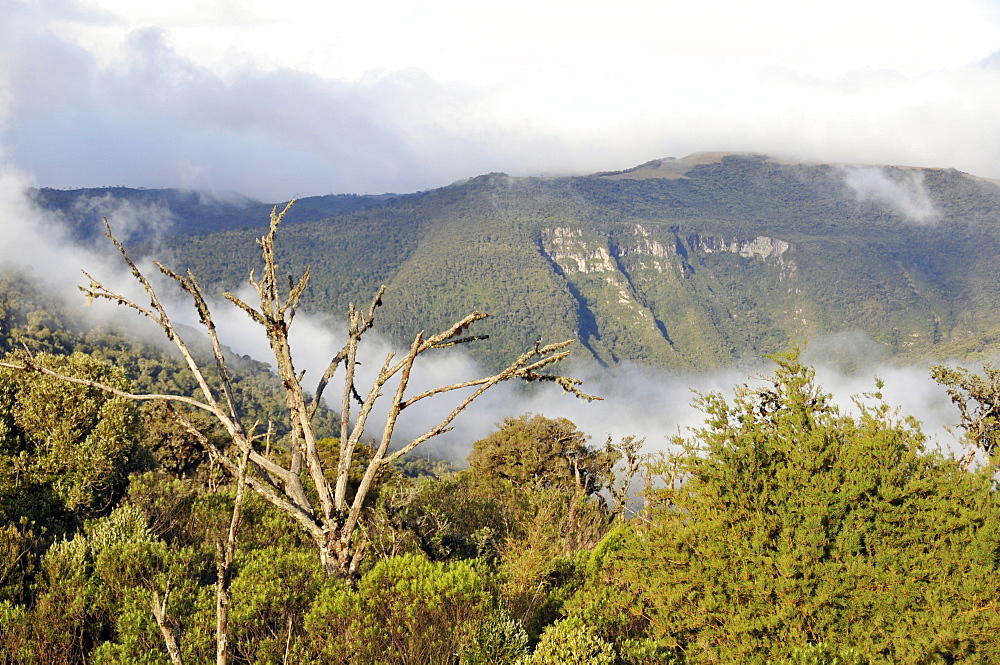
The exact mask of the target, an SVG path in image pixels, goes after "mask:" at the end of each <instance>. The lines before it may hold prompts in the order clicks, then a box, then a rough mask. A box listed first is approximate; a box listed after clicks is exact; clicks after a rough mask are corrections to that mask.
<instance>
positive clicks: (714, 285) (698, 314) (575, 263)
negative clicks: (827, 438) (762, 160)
mask: <svg viewBox="0 0 1000 665" xmlns="http://www.w3.org/2000/svg"><path fill="white" fill-rule="evenodd" d="M540 236H541V242H540V249H541V252H542V254H543V255H544V256H545V257H546V258H547V259H548V260H549V261H550V262H551V264H552V266H553V269H554V270H556V271H557V272H558V273H559V274H560V275H562V276H563V277H564V278H565V280H566V282H567V285H568V287H569V291H570V292H571V293H572V294H573V296H574V297H575V299H576V304H577V307H578V308H579V310H580V311H581V313H582V314H581V317H580V318H581V320H583V321H592V322H593V325H591V326H589V327H584V329H582V330H581V335H580V336H581V339H582V340H583V341H584V343H585V344H586V346H587V348H588V349H590V350H591V352H592V353H594V355H595V356H597V357H598V359H600V360H601V361H603V362H605V363H614V362H618V361H621V360H623V359H635V358H637V357H638V358H641V359H642V360H644V361H649V362H654V363H656V364H661V365H668V366H676V367H689V368H695V367H701V366H704V365H706V364H716V363H723V362H725V361H728V360H735V359H738V358H739V356H740V355H741V353H740V351H734V350H735V349H741V348H745V346H746V342H747V341H748V339H749V336H748V335H746V334H742V333H741V331H740V328H741V321H742V320H744V319H747V318H753V319H758V320H759V319H760V317H761V315H764V316H765V317H766V318H767V319H769V320H772V321H773V320H775V319H779V320H781V321H783V322H786V323H783V324H782V325H781V328H782V331H783V332H784V334H782V335H780V337H781V338H782V339H788V338H789V337H790V336H793V335H796V334H802V333H805V332H808V331H809V328H810V321H809V319H808V318H806V317H804V316H802V314H803V313H804V311H805V307H803V306H799V305H797V304H796V302H795V301H796V295H797V294H801V292H802V290H801V289H799V288H797V287H796V285H795V275H796V265H795V261H794V260H793V259H792V258H791V257H792V256H793V255H794V248H793V246H792V244H791V243H789V242H787V241H785V240H782V239H780V238H773V237H770V236H754V237H750V238H733V237H722V236H717V235H704V234H697V233H689V234H683V233H681V232H680V231H679V230H678V229H676V228H671V227H664V226H663V225H652V224H648V223H647V224H645V225H644V224H626V225H622V226H621V227H619V228H615V229H611V230H609V231H608V232H607V233H605V234H598V233H594V232H593V231H587V230H585V229H584V228H582V226H576V227H574V226H571V225H567V226H558V227H553V228H545V229H542V231H541V234H540ZM750 275H753V280H752V282H753V283H755V284H757V285H758V287H759V286H760V285H761V284H763V283H771V284H773V285H779V284H780V285H782V286H783V288H782V289H778V288H769V289H764V291H765V293H761V294H760V296H758V297H751V298H748V295H749V294H751V293H753V292H754V291H755V290H759V288H757V289H755V288H742V289H740V288H739V286H738V285H737V284H736V283H733V280H734V279H735V280H736V281H747V277H749V276H750ZM738 291H743V293H742V294H741V295H740V297H739V298H734V297H733V296H734V295H735V294H736V293H737V292H738ZM762 350H763V351H770V350H771V349H762ZM774 350H777V349H774Z"/></svg>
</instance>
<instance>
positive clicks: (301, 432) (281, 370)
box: [0, 201, 594, 579]
mask: <svg viewBox="0 0 1000 665" xmlns="http://www.w3.org/2000/svg"><path fill="white" fill-rule="evenodd" d="M292 203H294V201H293V202H292ZM292 203H289V204H288V206H286V207H285V209H284V210H283V211H282V212H280V213H279V212H278V209H277V207H275V208H274V210H273V211H272V212H271V223H270V229H269V231H268V233H267V234H266V235H264V236H263V237H261V238H259V239H258V240H257V244H258V245H259V246H260V248H261V255H262V258H263V263H264V270H263V273H262V275H261V277H260V278H259V279H257V278H256V277H255V272H254V271H251V272H250V279H249V282H250V285H251V286H252V287H253V289H254V290H255V291H256V293H257V296H258V297H259V300H260V304H259V306H258V307H254V306H252V305H250V304H248V303H246V302H244V301H243V300H241V299H240V298H238V297H236V296H235V295H233V294H231V293H225V294H224V297H225V298H226V299H227V300H229V301H230V302H232V303H233V304H235V305H236V306H237V307H239V308H240V309H242V310H243V311H244V312H246V313H247V314H248V315H249V316H250V318H251V319H252V320H253V321H255V322H256V323H257V324H258V325H260V326H261V327H263V328H264V331H265V332H266V333H267V337H268V340H269V342H270V346H271V350H272V352H273V354H274V359H275V361H276V366H277V372H278V375H279V377H280V379H281V383H282V387H283V390H284V395H285V405H286V408H287V410H288V416H289V420H290V422H291V444H290V446H291V449H290V451H288V453H289V455H288V456H287V459H288V462H287V464H285V465H282V464H280V463H279V462H278V461H276V458H275V457H274V456H272V455H270V454H268V451H267V450H264V451H261V450H258V449H257V447H255V446H254V441H255V440H256V439H257V438H259V437H258V436H257V435H256V433H255V432H254V430H255V429H256V426H255V427H254V428H250V429H247V428H246V427H245V426H244V424H243V422H242V421H241V413H240V409H239V405H238V404H237V402H236V400H235V397H234V392H233V389H232V382H231V378H230V373H229V370H228V368H227V365H226V361H225V357H224V353H223V347H222V344H221V343H220V342H219V338H218V334H217V330H216V326H215V323H214V322H213V320H212V315H211V312H210V310H209V305H208V301H207V299H206V298H205V295H204V293H203V291H202V289H201V287H200V286H199V285H198V282H197V281H196V280H195V277H194V275H193V274H192V273H191V272H190V271H188V273H187V275H186V276H182V275H180V274H178V273H176V272H174V271H172V270H170V269H169V268H167V267H165V266H164V265H162V264H161V263H158V262H157V263H156V264H155V265H156V267H157V268H158V269H159V270H160V271H161V272H162V273H163V274H164V275H166V276H167V277H169V278H170V279H172V280H173V281H174V282H176V283H177V284H178V285H179V286H180V287H181V288H182V289H183V290H184V291H185V292H186V293H187V294H188V295H189V296H190V298H191V299H192V301H193V303H194V306H195V308H196V309H197V311H198V315H199V318H200V321H201V324H202V326H203V327H204V329H205V331H206V333H207V336H208V339H209V341H210V343H211V348H212V356H213V363H212V364H214V367H215V370H216V371H215V374H216V376H214V378H210V375H211V373H209V372H207V371H206V369H205V368H203V367H202V366H201V365H200V364H199V362H198V360H197V359H196V357H195V355H194V353H192V351H191V347H190V346H189V344H188V343H187V342H186V341H185V340H184V339H183V338H182V337H181V335H180V332H179V330H178V327H177V326H175V325H174V323H173V322H172V321H171V319H170V317H169V316H168V313H167V310H166V309H165V307H164V306H163V304H162V301H161V299H160V297H159V296H158V295H157V293H156V291H155V290H154V288H153V286H152V284H151V283H150V282H149V281H148V280H147V278H146V277H145V276H144V275H143V273H142V272H141V271H140V269H139V268H138V266H137V265H136V264H135V263H134V262H133V261H132V259H131V258H130V257H129V255H128V253H127V251H126V250H125V247H124V246H123V245H122V244H121V243H120V242H119V241H118V240H117V239H116V238H115V237H114V235H113V233H112V232H111V228H110V226H109V225H108V224H107V220H105V226H106V229H107V232H106V234H105V235H107V237H108V238H109V239H110V240H111V242H113V243H114V245H115V247H116V248H117V249H118V252H119V253H120V254H121V256H122V258H123V259H124V261H125V262H126V264H127V265H128V266H129V268H130V269H131V271H132V275H133V277H135V279H136V280H137V281H138V282H139V284H140V285H141V286H142V288H143V289H144V291H145V292H146V295H147V296H148V297H149V301H150V304H149V305H148V306H145V305H142V304H140V303H138V302H136V301H135V300H133V299H130V298H129V297H127V296H125V295H123V294H121V293H118V292H116V291H114V290H112V289H110V288H108V287H106V286H105V285H104V284H102V283H101V282H99V281H98V280H97V279H95V278H94V277H92V276H91V275H90V274H89V273H86V272H85V273H84V274H85V275H86V276H87V278H88V279H89V280H90V284H89V285H88V286H86V287H80V289H81V290H82V291H83V292H84V293H85V294H86V296H87V299H88V302H89V301H91V300H93V299H95V298H97V299H106V300H110V301H112V302H114V303H117V304H119V305H123V306H125V307H129V308H131V309H134V310H136V311H137V312H139V313H141V314H142V315H144V316H146V317H147V318H149V319H150V320H152V321H153V322H155V323H156V324H157V325H158V326H159V327H160V328H161V329H162V330H163V332H164V333H165V334H166V336H167V338H168V339H169V340H170V341H171V342H173V343H174V345H175V346H176V347H177V348H178V350H179V351H180V354H181V356H182V357H183V359H184V362H185V364H186V365H187V367H188V368H189V369H190V370H191V373H192V374H193V375H194V378H195V380H196V381H197V384H198V388H199V392H200V397H192V396H187V395H154V394H131V393H125V392H122V391H119V390H116V389H114V388H112V387H110V386H105V385H101V384H98V383H96V382H93V381H88V380H83V379H76V378H73V377H68V376H62V375H58V374H56V373H55V372H52V371H51V370H48V369H46V368H43V367H41V366H39V365H38V364H36V363H32V362H31V361H30V360H29V361H28V362H26V363H25V364H24V365H20V366H17V365H13V364H3V363H0V365H3V366H8V367H15V368H19V369H25V370H32V371H39V372H44V373H47V374H52V375H56V376H60V378H63V379H65V380H67V381H72V382H75V383H82V384H84V385H90V386H94V387H97V388H100V389H102V390H106V391H108V392H111V393H114V394H118V395H122V396H125V397H129V398H131V399H135V400H164V401H167V402H170V403H174V404H183V405H186V406H188V407H194V408H196V409H200V410H202V411H205V412H207V413H209V414H211V415H212V416H213V417H214V418H215V420H216V421H218V423H219V424H220V425H221V426H222V427H223V428H224V429H225V431H226V432H227V433H228V436H229V438H230V440H231V441H232V443H233V444H234V445H233V446H231V447H228V448H226V449H221V448H219V447H217V446H216V445H214V444H213V443H212V441H211V440H209V439H208V438H207V437H206V436H205V435H204V434H202V433H201V432H200V431H199V430H198V429H197V428H196V427H195V426H194V425H193V423H192V422H191V421H190V419H188V418H186V417H185V416H184V414H183V412H182V411H181V410H180V409H175V410H174V411H175V413H176V414H177V417H178V419H179V420H180V421H181V422H182V423H183V425H184V427H185V428H186V429H187V430H188V431H190V432H191V433H192V434H193V435H194V436H195V437H197V438H198V440H199V441H201V443H202V444H203V445H204V446H205V448H206V449H207V450H208V451H209V453H210V455H212V456H213V457H214V458H215V459H216V460H217V461H218V462H219V463H220V464H221V465H222V466H224V467H225V468H226V469H228V471H229V472H230V473H231V474H232V475H233V476H234V477H236V476H238V475H240V474H239V466H240V462H241V459H240V458H241V457H242V456H246V458H247V459H248V460H249V472H248V473H246V476H245V478H246V480H245V482H246V484H247V486H249V487H250V488H251V489H252V490H253V491H255V492H256V493H257V494H259V495H260V496H261V497H263V498H264V499H266V500H267V501H269V502H270V503H271V504H273V505H274V506H275V507H277V508H278V509H279V510H281V511H282V512H284V513H285V514H286V515H288V516H289V517H291V518H292V519H293V520H295V522H296V523H298V524H299V526H301V527H302V528H303V529H305V531H306V532H307V533H308V534H309V535H310V537H311V538H312V540H313V542H314V543H315V545H316V549H317V552H318V554H319V558H320V562H321V563H322V565H323V567H324V569H325V570H326V571H327V573H328V574H330V575H337V576H340V577H343V578H346V579H353V578H356V576H357V574H358V565H359V563H360V561H361V559H362V557H363V555H364V551H365V546H366V537H365V533H364V529H362V528H359V527H360V526H361V522H362V520H363V517H364V511H365V507H366V499H368V497H369V496H370V495H371V493H372V491H373V489H375V488H376V487H377V485H378V482H379V479H380V478H381V476H382V474H383V473H384V472H385V471H386V469H387V468H388V467H389V465H391V464H392V463H393V461H395V460H396V459H398V458H399V457H401V456H403V455H405V454H406V453H408V452H409V451H411V450H413V449H414V448H415V447H417V446H418V445H420V444H421V443H423V442H425V441H427V440H428V439H431V438H433V437H435V436H437V435H439V434H441V433H443V432H446V431H448V430H449V429H450V426H451V423H452V421H453V420H454V419H455V418H456V416H458V414H459V413H461V412H462V411H463V410H464V409H465V408H466V407H467V406H468V405H469V404H470V403H472V402H473V401H474V400H476V399H477V398H478V397H479V396H480V395H482V394H483V393H484V392H486V391H487V390H489V389H490V388H492V387H493V386H495V385H497V384H498V383H502V382H504V381H510V380H513V379H520V380H524V381H551V382H555V383H557V384H558V385H560V386H562V388H563V389H564V390H566V391H568V392H570V393H573V394H574V395H576V396H578V397H582V398H584V399H594V398H593V397H592V396H590V395H586V394H584V393H583V392H581V391H580V390H579V388H578V386H579V384H580V381H578V380H576V379H571V378H567V377H563V376H558V375H553V374H548V373H545V372H544V371H543V370H544V369H545V368H547V367H548V366H549V365H552V364H554V363H556V362H558V361H560V360H562V359H563V358H565V357H566V356H567V355H569V351H568V350H567V347H568V346H569V345H570V344H571V340H570V341H565V342H559V343H556V344H547V345H542V344H541V343H540V342H539V343H537V344H535V346H534V347H533V348H531V349H529V350H528V351H526V352H524V353H523V354H521V355H520V356H519V357H518V358H517V359H515V360H514V361H513V362H511V363H510V364H509V365H507V366H506V367H505V368H504V369H502V370H500V371H499V372H497V373H495V374H491V375H489V376H485V377H481V378H476V379H470V380H468V381H462V382H459V383H453V384H450V385H445V386H440V387H437V388H431V389H428V390H425V391H423V392H420V393H418V394H414V395H408V394H407V388H408V387H409V383H410V375H411V372H412V371H413V365H414V362H415V361H416V359H417V358H418V357H419V356H422V355H424V354H425V353H428V352H430V351H432V350H434V349H440V348H443V347H448V346H454V345H457V344H463V343H466V342H470V341H473V340H478V339H484V338H483V337H481V336H470V335H468V334H467V332H466V331H467V329H468V328H469V327H470V326H472V325H473V324H475V323H476V322H477V321H480V320H482V319H484V318H486V316H487V315H486V314H482V313H479V312H473V313H472V314H469V315H468V316H466V317H465V318H463V319H462V320H460V321H458V322H457V323H455V324H454V325H452V326H450V327H449V328H447V329H445V330H443V331H441V332H439V333H437V334H434V335H430V336H428V337H425V336H424V333H423V332H421V333H418V334H417V336H416V337H415V338H414V340H413V343H412V344H410V348H409V351H408V352H407V353H406V354H405V355H403V357H401V358H397V357H396V355H395V354H393V353H390V354H389V355H388V356H387V357H386V358H385V361H384V362H383V363H382V366H381V369H380V370H379V372H378V374H377V376H376V377H375V379H374V381H373V382H372V384H371V386H370V387H369V388H368V391H367V393H364V394H362V393H361V392H360V391H359V390H358V388H357V384H356V379H357V377H356V374H355V369H356V366H357V364H358V363H357V355H358V348H359V345H360V343H361V340H362V337H363V336H364V334H365V333H366V332H367V331H368V330H370V329H371V328H372V325H373V324H374V319H375V310H376V309H377V308H378V307H379V306H380V305H381V303H382V296H383V294H384V292H385V287H384V286H383V287H382V288H381V289H379V291H378V293H377V294H376V295H375V297H374V298H373V299H372V302H371V305H370V306H369V308H368V309H367V310H365V311H362V312H359V311H357V310H356V309H355V308H354V306H353V305H351V306H350V307H349V310H348V333H347V341H346V342H345V343H344V346H343V347H342V348H341V349H340V351H339V352H338V353H337V354H336V355H335V356H334V357H333V359H332V360H331V362H330V364H329V366H328V368H327V370H326V372H325V373H324V374H323V376H322V377H321V378H320V380H319V383H318V385H317V387H316V390H315V392H314V393H313V394H312V396H311V397H307V394H306V392H305V390H304V389H303V387H302V379H303V374H301V373H299V371H298V370H296V368H295V364H294V362H293V359H292V350H291V346H290V343H289V329H290V328H291V324H292V321H293V319H294V317H295V312H296V310H297V309H298V306H299V302H300V300H301V298H302V295H303V293H304V292H305V290H306V286H307V285H308V282H309V273H310V271H309V269H308V268H307V269H306V270H305V272H304V274H303V275H302V277H301V278H300V279H299V280H298V281H295V280H293V279H292V277H291V276H289V277H288V289H287V294H286V295H282V293H281V289H280V287H279V281H280V280H279V277H278V265H277V261H276V259H275V254H274V238H275V233H276V231H277V229H278V226H279V225H280V224H281V221H282V219H283V218H284V216H285V214H286V213H287V212H288V210H289V209H290V208H291V206H292ZM340 367H343V368H344V382H343V392H342V395H341V404H340V406H341V414H340V417H341V433H340V447H339V456H338V460H337V463H336V464H335V465H328V466H330V467H332V468H335V469H336V471H335V473H333V474H332V475H333V477H332V478H331V477H328V476H327V474H326V473H325V472H324V464H323V460H322V459H321V455H322V452H321V450H320V449H319V448H318V447H317V443H316V432H315V429H314V427H313V417H314V416H315V414H316V411H317V409H318V408H319V406H320V403H321V400H322V399H323V394H324V392H325V390H326V388H327V385H328V384H329V382H330V381H331V379H333V377H334V375H335V373H336V372H337V370H338V369H339V368H340ZM391 381H395V382H398V383H396V384H395V388H394V389H393V390H392V392H391V395H389V396H388V399H389V409H388V415H387V416H386V419H385V423H384V425H383V427H382V432H381V435H380V438H378V439H376V442H375V443H374V444H373V446H372V448H373V450H372V451H371V457H370V458H369V459H368V460H367V462H366V464H365V465H364V472H363V474H362V476H361V480H360V482H359V484H358V487H357V489H355V490H354V492H353V494H351V493H350V492H349V486H348V485H349V484H348V480H349V477H350V474H351V465H352V460H353V459H354V457H355V451H356V450H358V448H359V446H360V445H361V443H362V437H363V436H364V435H365V432H366V429H367V427H368V419H369V417H370V416H371V413H372V409H373V407H374V406H375V403H376V401H377V400H378V399H379V398H381V397H383V389H386V390H388V388H387V387H386V386H387V384H390V382H391ZM460 390H467V391H468V392H467V393H466V394H465V396H464V397H463V398H462V399H461V400H460V401H459V402H458V404H457V406H455V407H454V409H453V410H452V411H451V412H450V413H449V414H448V415H447V416H445V417H444V418H443V419H442V420H441V421H440V422H439V423H438V424H437V425H435V426H433V427H431V428H430V429H429V430H427V431H426V432H424V433H423V434H421V435H419V436H417V437H416V438H413V439H411V440H409V441H408V442H406V443H405V444H404V445H402V446H399V447H397V448H395V449H390V443H391V442H392V436H393V432H394V431H395V427H396V421H397V419H398V417H399V415H400V413H401V412H402V411H403V410H405V409H407V408H409V407H411V406H413V405H414V404H416V403H417V402H420V401H423V400H425V399H428V398H431V397H435V396H438V395H442V394H445V393H451V392H454V391H460ZM352 399H353V400H354V401H355V402H356V403H357V412H356V413H353V412H352ZM308 486H311V488H312V489H313V491H314V496H315V497H316V498H314V499H311V498H310V496H309V492H307V487H308Z"/></svg>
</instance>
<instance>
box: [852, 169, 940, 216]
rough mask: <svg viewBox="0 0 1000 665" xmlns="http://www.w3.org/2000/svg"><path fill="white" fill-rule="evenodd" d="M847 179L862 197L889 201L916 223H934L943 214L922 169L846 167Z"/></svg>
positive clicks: (880, 201)
mask: <svg viewBox="0 0 1000 665" xmlns="http://www.w3.org/2000/svg"><path fill="white" fill-rule="evenodd" d="M843 171H844V182H846V183H847V185H848V187H850V188H851V189H852V190H854V193H855V195H856V196H857V197H858V200H859V201H862V202H867V201H873V202H875V203H882V204H885V205H887V206H888V207H889V208H890V209H892V210H893V211H894V212H895V213H897V214H899V215H902V216H903V217H904V218H905V219H906V220H907V221H909V222H911V223H913V224H921V225H923V224H932V223H934V222H936V221H937V220H938V219H939V218H940V217H941V212H940V211H939V210H938V209H937V208H936V207H935V205H934V202H933V201H932V200H931V197H930V195H929V194H928V193H927V189H926V188H925V187H924V177H923V174H922V173H920V172H919V171H898V170H897V171H895V172H893V174H892V176H891V177H890V175H889V173H888V172H887V171H886V170H885V169H884V168H881V167H876V166H869V167H844V169H843Z"/></svg>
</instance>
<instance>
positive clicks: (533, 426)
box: [469, 414, 615, 494]
mask: <svg viewBox="0 0 1000 665" xmlns="http://www.w3.org/2000/svg"><path fill="white" fill-rule="evenodd" d="M588 438H589V437H587V435H585V434H584V433H583V432H581V431H579V430H578V429H576V425H574V424H573V423H572V422H570V421H569V420H567V419H565V418H556V419H553V418H546V417H545V416H541V415H532V414H525V415H523V416H519V417H517V418H505V419H504V420H503V422H501V423H500V424H499V429H498V430H497V431H496V432H494V433H492V434H490V435H489V436H487V437H486V438H484V439H480V440H479V441H476V442H475V443H474V444H472V454H470V455H469V465H470V467H471V468H472V471H473V473H474V474H476V475H477V476H479V477H480V478H482V479H484V480H486V481H489V480H493V479H496V480H505V481H509V482H510V483H512V484H513V485H514V486H515V487H533V488H538V489H552V488H557V489H560V490H564V491H573V490H577V489H579V490H582V491H583V492H584V493H586V494H594V493H597V492H599V491H600V490H601V489H603V487H604V486H605V484H607V482H608V480H609V475H610V472H611V467H612V466H613V464H614V461H615V460H614V459H613V458H611V457H610V456H609V455H608V454H606V453H605V452H604V451H600V450H594V449H591V448H590V447H588V446H587V439H588Z"/></svg>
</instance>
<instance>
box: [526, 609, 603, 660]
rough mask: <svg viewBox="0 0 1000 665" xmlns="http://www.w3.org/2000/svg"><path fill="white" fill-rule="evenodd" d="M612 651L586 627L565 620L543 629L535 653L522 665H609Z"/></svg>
mask: <svg viewBox="0 0 1000 665" xmlns="http://www.w3.org/2000/svg"><path fill="white" fill-rule="evenodd" d="M614 662H615V652H614V650H613V649H612V648H611V645H610V644H608V643H607V642H605V641H604V640H602V639H601V638H600V637H598V636H597V635H595V634H594V631H593V630H592V629H591V628H589V627H588V626H586V625H584V624H582V623H579V622H577V621H573V620H570V619H565V620H563V621H556V622H555V623H553V624H552V625H551V626H549V627H548V628H546V629H545V632H544V633H542V639H541V640H540V641H539V642H538V646H537V647H535V651H534V652H533V653H532V654H531V656H529V657H528V658H526V659H525V660H524V664H525V665H612V663H614Z"/></svg>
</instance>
